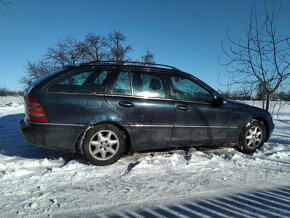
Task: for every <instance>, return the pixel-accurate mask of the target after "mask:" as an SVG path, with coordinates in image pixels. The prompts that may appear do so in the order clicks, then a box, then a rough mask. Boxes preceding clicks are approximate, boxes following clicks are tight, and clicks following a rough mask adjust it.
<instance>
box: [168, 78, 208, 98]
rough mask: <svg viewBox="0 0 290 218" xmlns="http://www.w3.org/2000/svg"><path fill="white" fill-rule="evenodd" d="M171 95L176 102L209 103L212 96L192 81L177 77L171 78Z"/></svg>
mask: <svg viewBox="0 0 290 218" xmlns="http://www.w3.org/2000/svg"><path fill="white" fill-rule="evenodd" d="M171 82H172V85H173V93H174V95H175V98H176V99H178V100H185V101H198V102H210V101H211V100H212V95H211V94H210V93H209V92H208V91H207V90H206V89H204V88H203V87H201V86H199V85H198V84H196V83H195V82H193V81H192V80H189V79H186V78H182V77H179V76H173V77H171Z"/></svg>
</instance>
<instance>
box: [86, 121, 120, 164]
mask: <svg viewBox="0 0 290 218" xmlns="http://www.w3.org/2000/svg"><path fill="white" fill-rule="evenodd" d="M124 149H125V138H124V134H123V132H122V131H121V130H120V129H119V128H118V127H116V126H114V125H111V124H100V125H97V126H95V127H93V128H91V129H90V130H89V131H88V133H87V134H86V137H85V139H84V141H83V144H82V153H83V155H84V157H85V159H86V160H87V161H88V162H89V163H91V164H94V165H97V166H104V165H109V164H113V163H115V162H116V161H118V160H119V159H120V157H121V156H122V154H123V153H124Z"/></svg>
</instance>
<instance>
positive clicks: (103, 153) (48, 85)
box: [19, 62, 274, 165]
mask: <svg viewBox="0 0 290 218" xmlns="http://www.w3.org/2000/svg"><path fill="white" fill-rule="evenodd" d="M24 98H25V108H26V111H25V118H24V119H23V120H21V121H20V122H19V129H20V131H21V133H22V135H23V138H24V140H25V141H26V142H27V143H28V144H32V145H38V146H43V147H47V148H51V149H56V150H64V151H68V152H80V153H81V154H82V155H83V156H84V158H85V159H86V160H87V161H88V162H90V163H91V164H94V165H108V164H113V163H114V162H116V161H117V160H118V159H119V158H121V156H122V155H123V154H124V152H127V151H134V152H135V151H142V150H143V151H144V150H154V149H164V148H166V149H171V148H172V149H178V148H185V147H192V146H203V145H207V146H208V145H222V144H230V145H233V146H236V148H237V149H238V150H240V151H241V152H244V153H251V152H254V151H255V150H256V149H258V148H259V147H261V146H262V145H263V143H264V142H265V141H267V140H268V139H269V137H270V135H271V133H272V131H273V129H274V124H273V121H272V118H271V115H270V114H269V113H268V112H267V111H265V110H263V109H260V108H256V107H252V106H249V105H246V104H243V103H240V102H235V101H232V100H229V99H225V98H224V97H223V96H221V95H220V94H219V93H218V92H216V91H215V90H214V89H212V88H211V87H209V86H208V85H207V84H205V83H204V82H202V81H200V80H199V79H197V78H196V77H194V76H192V75H190V74H188V73H184V72H182V71H180V70H178V69H176V68H174V67H170V66H167V65H157V64H151V65H144V64H140V63H126V62H125V63H120V64H115V63H107V62H89V63H84V64H80V65H78V66H70V67H67V68H64V69H61V70H58V71H55V72H52V73H50V74H48V75H46V76H44V77H42V78H40V79H39V80H37V81H35V82H34V83H33V84H32V85H31V86H30V87H28V88H27V89H26V90H25V94H24Z"/></svg>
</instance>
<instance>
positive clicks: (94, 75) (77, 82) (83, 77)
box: [49, 71, 109, 93]
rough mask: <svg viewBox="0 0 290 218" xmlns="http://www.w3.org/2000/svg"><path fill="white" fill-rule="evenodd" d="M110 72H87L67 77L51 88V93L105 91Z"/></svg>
mask: <svg viewBox="0 0 290 218" xmlns="http://www.w3.org/2000/svg"><path fill="white" fill-rule="evenodd" d="M108 75H109V72H108V71H85V72H81V73H76V74H73V75H70V76H68V77H65V78H64V79H62V80H61V81H59V82H57V83H56V84H54V85H52V86H51V87H50V88H49V91H51V92H72V93H73V92H96V93H101V92H102V91H103V90H104V87H103V84H104V81H105V79H106V78H107V77H108Z"/></svg>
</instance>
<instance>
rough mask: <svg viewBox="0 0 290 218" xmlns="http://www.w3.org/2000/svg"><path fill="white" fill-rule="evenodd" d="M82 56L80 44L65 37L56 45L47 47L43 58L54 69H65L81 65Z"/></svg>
mask: <svg viewBox="0 0 290 218" xmlns="http://www.w3.org/2000/svg"><path fill="white" fill-rule="evenodd" d="M82 54H83V53H82V43H81V42H79V41H78V40H76V39H73V38H71V37H66V38H65V39H64V40H60V41H59V42H58V43H57V44H56V45H54V46H52V47H49V48H48V50H47V53H46V54H45V57H46V59H47V61H50V62H51V63H52V64H53V65H54V66H55V67H65V66H67V65H75V64H78V63H81V62H82V58H83V55H82Z"/></svg>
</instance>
